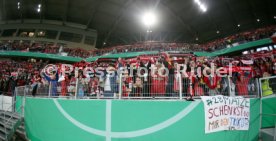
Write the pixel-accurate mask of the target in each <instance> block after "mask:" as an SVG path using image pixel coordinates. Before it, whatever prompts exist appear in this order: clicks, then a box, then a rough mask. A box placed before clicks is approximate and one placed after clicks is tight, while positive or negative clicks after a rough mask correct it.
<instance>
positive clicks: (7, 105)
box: [0, 95, 13, 112]
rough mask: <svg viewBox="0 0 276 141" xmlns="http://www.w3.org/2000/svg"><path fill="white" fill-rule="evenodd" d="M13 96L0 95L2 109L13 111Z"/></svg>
mask: <svg viewBox="0 0 276 141" xmlns="http://www.w3.org/2000/svg"><path fill="white" fill-rule="evenodd" d="M12 108H13V107H12V97H11V96H3V95H0V110H4V111H10V112H11V111H12Z"/></svg>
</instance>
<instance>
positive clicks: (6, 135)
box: [0, 110, 22, 141]
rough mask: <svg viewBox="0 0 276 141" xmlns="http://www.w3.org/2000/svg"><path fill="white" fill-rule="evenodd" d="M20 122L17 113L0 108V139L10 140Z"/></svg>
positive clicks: (3, 140) (1, 140)
mask: <svg viewBox="0 0 276 141" xmlns="http://www.w3.org/2000/svg"><path fill="white" fill-rule="evenodd" d="M21 122H22V117H21V116H20V115H19V114H17V113H14V112H7V111H1V110H0V141H9V140H11V138H12V137H13V135H14V134H15V132H16V130H17V128H18V127H19V126H20V125H21Z"/></svg>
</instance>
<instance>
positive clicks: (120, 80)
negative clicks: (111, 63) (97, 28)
mask: <svg viewBox="0 0 276 141" xmlns="http://www.w3.org/2000/svg"><path fill="white" fill-rule="evenodd" d="M122 78H123V77H122V74H121V73H119V99H121V98H122V85H123V84H122Z"/></svg>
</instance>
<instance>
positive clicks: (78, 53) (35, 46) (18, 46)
mask: <svg viewBox="0 0 276 141" xmlns="http://www.w3.org/2000/svg"><path fill="white" fill-rule="evenodd" d="M0 50H4V51H23V52H39V53H47V54H59V55H63V54H66V55H67V56H73V57H81V58H87V57H90V52H89V51H87V50H85V49H81V48H75V49H73V48H68V47H63V46H54V45H52V44H46V43H32V44H30V43H29V42H7V41H6V42H1V43H0Z"/></svg>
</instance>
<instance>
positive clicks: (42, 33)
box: [36, 29, 58, 39]
mask: <svg viewBox="0 0 276 141" xmlns="http://www.w3.org/2000/svg"><path fill="white" fill-rule="evenodd" d="M57 34H58V31H55V30H44V29H39V30H38V31H37V33H36V37H37V38H47V39H56V37H57Z"/></svg>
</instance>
